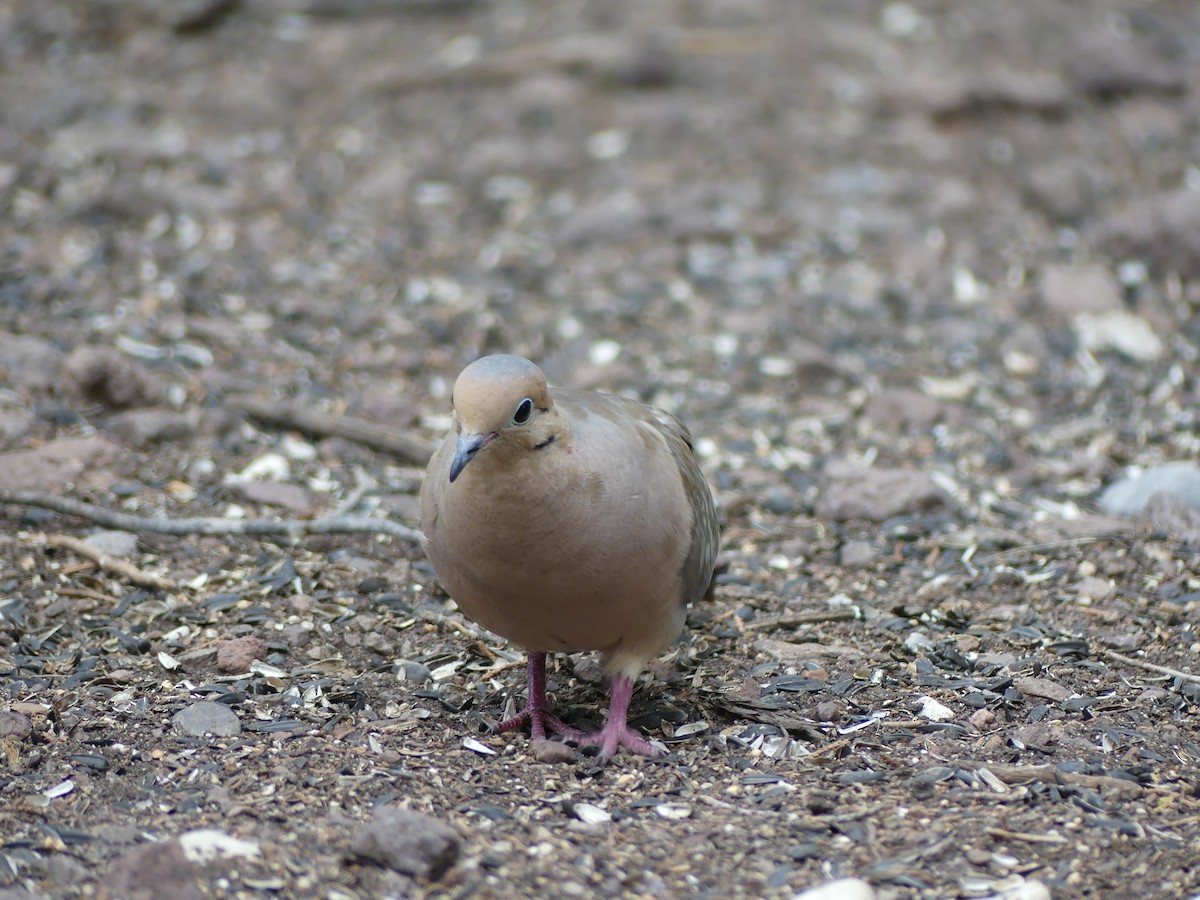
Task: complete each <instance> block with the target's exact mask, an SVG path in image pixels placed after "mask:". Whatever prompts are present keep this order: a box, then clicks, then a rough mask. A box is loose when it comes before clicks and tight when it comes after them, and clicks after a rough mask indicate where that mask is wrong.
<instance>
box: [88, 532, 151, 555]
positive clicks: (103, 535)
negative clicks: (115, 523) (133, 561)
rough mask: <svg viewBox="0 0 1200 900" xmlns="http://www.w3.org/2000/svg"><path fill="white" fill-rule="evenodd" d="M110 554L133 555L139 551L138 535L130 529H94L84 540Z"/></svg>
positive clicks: (90, 545)
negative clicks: (130, 531) (131, 532)
mask: <svg viewBox="0 0 1200 900" xmlns="http://www.w3.org/2000/svg"><path fill="white" fill-rule="evenodd" d="M83 542H84V543H85V544H87V545H88V546H89V547H94V548H95V549H97V550H99V551H100V552H101V553H107V554H108V555H109V556H124V557H129V556H133V554H134V553H136V552H137V545H138V537H137V535H136V534H130V533H129V532H128V531H93V532H92V533H91V534H89V535H88V536H87V537H86V538H84V541H83Z"/></svg>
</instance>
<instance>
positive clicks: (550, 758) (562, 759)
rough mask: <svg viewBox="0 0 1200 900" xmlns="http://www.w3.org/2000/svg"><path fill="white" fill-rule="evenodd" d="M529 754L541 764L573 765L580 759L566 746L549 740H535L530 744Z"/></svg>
mask: <svg viewBox="0 0 1200 900" xmlns="http://www.w3.org/2000/svg"><path fill="white" fill-rule="evenodd" d="M529 752H530V753H531V754H532V755H533V758H534V759H536V760H537V761H538V762H540V763H549V764H555V763H573V762H575V760H576V759H577V758H578V757H577V756H576V754H575V751H574V750H572V749H571V748H570V747H568V746H567V745H566V744H564V743H562V742H561V741H552V740H550V739H549V738H533V740H531V741H530V742H529Z"/></svg>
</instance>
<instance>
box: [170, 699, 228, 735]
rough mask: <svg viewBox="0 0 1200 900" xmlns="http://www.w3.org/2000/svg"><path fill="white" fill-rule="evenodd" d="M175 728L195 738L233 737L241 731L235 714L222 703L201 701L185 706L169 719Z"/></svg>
mask: <svg viewBox="0 0 1200 900" xmlns="http://www.w3.org/2000/svg"><path fill="white" fill-rule="evenodd" d="M171 721H172V722H173V723H174V725H175V727H176V728H178V729H179V730H180V731H182V732H183V733H184V734H191V735H195V736H197V737H199V736H201V735H206V734H212V735H216V736H217V737H233V736H234V735H235V734H238V733H239V732H241V730H242V723H241V722H239V721H238V717H237V713H235V712H234V711H233V710H232V709H230V708H229V707H228V706H226V705H225V704H224V703H213V702H212V701H211V700H201V701H199V702H198V703H193V704H192V705H191V706H186V707H184V708H183V709H181V710H180V711H179V712H177V713H175V715H174V716H172V717H171Z"/></svg>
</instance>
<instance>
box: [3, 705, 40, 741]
mask: <svg viewBox="0 0 1200 900" xmlns="http://www.w3.org/2000/svg"><path fill="white" fill-rule="evenodd" d="M32 733H33V722H31V721H30V719H29V717H28V716H25V715H22V714H21V713H19V712H14V711H13V710H11V709H0V741H20V740H24V739H25V738H27V737H29V735H30V734H32Z"/></svg>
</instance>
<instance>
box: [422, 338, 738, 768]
mask: <svg viewBox="0 0 1200 900" xmlns="http://www.w3.org/2000/svg"><path fill="white" fill-rule="evenodd" d="M451 408H452V421H453V424H452V427H451V429H450V431H449V433H448V434H447V435H446V438H445V440H444V441H443V442H442V443H441V445H440V446H439V447H438V449H437V450H436V451H435V452H434V454H433V457H432V458H431V460H430V462H429V466H428V469H427V471H426V474H425V479H424V482H423V483H422V486H421V497H420V507H421V530H422V533H423V534H424V546H425V551H426V554H427V555H428V557H429V560H430V562H431V563H432V564H433V569H434V571H435V573H436V574H437V576H438V578H439V580H440V581H441V583H442V585H443V586H444V587H445V588H446V590H447V592H448V593H449V595H450V597H451V599H452V600H454V601H455V603H456V604H457V605H458V607H459V609H460V610H461V611H462V612H463V613H464V614H465V615H467V616H468V617H469V618H471V619H472V620H474V621H475V622H477V623H478V624H479V625H481V626H483V627H484V628H486V629H488V630H489V631H491V632H493V633H495V634H497V635H500V636H501V637H504V638H506V639H507V640H509V641H511V642H512V643H514V644H517V645H519V646H521V647H523V648H524V649H525V650H526V653H527V666H526V668H527V673H526V682H527V695H526V704H525V707H524V709H523V710H522V711H521V712H520V713H518V714H517V715H515V716H513V717H512V718H510V719H507V720H505V721H503V722H500V723H499V724H498V726H497V729H498V730H499V731H501V732H503V731H514V730H517V729H520V728H523V727H524V726H525V725H528V726H529V728H530V732H531V735H532V737H533V738H535V739H542V740H546V739H547V729H550V731H551V732H552V733H554V734H556V735H558V736H559V737H561V738H562V739H564V740H567V741H573V742H575V743H577V744H579V745H580V746H588V745H595V746H597V747H598V748H599V756H600V757H601V759H602V760H608V759H611V758H612V757H613V756H614V755H615V754H616V753H617V752H618V750H619V749H621V748H624V749H626V750H628V751H630V752H633V753H640V754H644V755H648V756H655V755H657V754H658V749H657V748H656V747H655V746H654V745H652V744H651V743H650V742H649V741H647V740H646V739H645V738H644V737H642V736H641V735H640V734H639V733H638V732H637V731H636V730H635V729H633V728H631V727H630V726H629V724H628V710H629V703H630V700H631V698H632V695H633V688H634V683H635V681H636V679H637V677H638V676H639V675H640V674H641V672H642V671H643V669H644V668H645V666H646V664H647V662H648V661H650V660H652V659H653V658H654V657H656V656H658V655H659V654H660V653H662V652H663V651H664V650H665V649H666V648H667V647H669V646H670V645H671V644H672V643H673V642H674V641H675V640H676V638H678V636H679V635H680V633H681V632H682V630H683V626H684V620H685V617H686V610H687V606H688V604H690V603H694V602H696V601H698V600H700V599H701V598H703V597H704V596H705V595H706V594H710V592H711V588H712V581H713V571H714V565H715V561H716V556H717V551H718V548H719V544H720V529H719V524H718V518H717V511H716V505H715V503H714V501H713V495H712V491H711V490H710V488H709V486H708V482H707V481H706V480H705V478H704V474H703V472H702V471H701V469H700V466H699V463H698V462H697V459H696V455H695V451H694V445H693V440H692V436H691V433H690V432H689V431H688V428H687V426H686V425H684V424H683V422H682V421H681V420H680V419H679V418H677V417H676V416H674V415H672V414H670V413H667V412H665V411H662V410H659V409H656V408H654V407H651V406H647V405H645V404H643V403H640V402H638V401H636V400H632V399H629V398H626V397H620V396H616V395H613V394H607V393H602V392H598V391H585V390H574V389H568V388H557V387H556V388H554V389H553V390H552V389H551V388H550V387H549V386H548V384H547V381H546V376H545V374H544V373H543V372H542V370H541V369H540V368H539V367H538V366H537V365H535V364H534V363H532V362H530V361H529V360H527V359H524V358H523V357H520V356H514V355H509V354H497V355H492V356H485V357H482V358H481V359H477V360H475V361H474V362H472V363H471V364H470V365H468V366H467V367H466V368H465V369H463V370H462V372H461V373H460V374H459V376H458V378H457V380H456V381H455V383H454V389H453V392H452V395H451ZM580 651H599V652H600V653H601V655H602V659H603V663H604V668H605V670H606V672H607V674H609V675H610V676H611V687H610V691H609V708H608V719H607V721H606V723H605V724H604V725H603V727H601V728H600V729H599V730H598V731H596V732H594V733H592V734H585V733H583V732H581V731H579V730H578V729H575V728H572V727H571V726H569V725H567V724H565V723H564V722H562V720H560V719H559V718H558V717H557V716H555V715H554V712H553V710H552V709H551V708H550V705H549V703H548V701H547V698H546V659H547V655H548V654H550V653H555V652H564V653H570V652H580Z"/></svg>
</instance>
